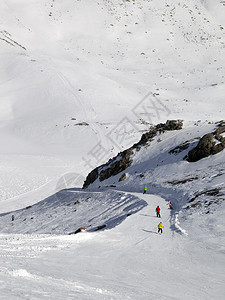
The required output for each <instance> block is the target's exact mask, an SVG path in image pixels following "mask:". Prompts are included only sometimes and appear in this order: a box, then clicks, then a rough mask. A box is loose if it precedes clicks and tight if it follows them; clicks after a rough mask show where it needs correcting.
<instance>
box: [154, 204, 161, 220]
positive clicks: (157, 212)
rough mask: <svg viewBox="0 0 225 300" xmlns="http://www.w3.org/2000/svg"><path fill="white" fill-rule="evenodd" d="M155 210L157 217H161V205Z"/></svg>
mask: <svg viewBox="0 0 225 300" xmlns="http://www.w3.org/2000/svg"><path fill="white" fill-rule="evenodd" d="M155 211H156V217H157V218H161V216H160V207H159V206H157V207H156V209H155Z"/></svg>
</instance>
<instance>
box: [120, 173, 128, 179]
mask: <svg viewBox="0 0 225 300" xmlns="http://www.w3.org/2000/svg"><path fill="white" fill-rule="evenodd" d="M126 178H127V174H126V173H123V174H122V175H121V176H120V179H119V181H123V180H125V179H126Z"/></svg>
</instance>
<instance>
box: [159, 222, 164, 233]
mask: <svg viewBox="0 0 225 300" xmlns="http://www.w3.org/2000/svg"><path fill="white" fill-rule="evenodd" d="M163 228H164V226H163V224H162V222H160V223H159V225H158V233H162V229H163Z"/></svg>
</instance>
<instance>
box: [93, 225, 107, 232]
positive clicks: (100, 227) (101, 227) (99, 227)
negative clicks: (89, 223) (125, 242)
mask: <svg viewBox="0 0 225 300" xmlns="http://www.w3.org/2000/svg"><path fill="white" fill-rule="evenodd" d="M105 227H106V225H105V224H104V225H100V226H98V227H97V228H96V229H95V230H94V231H98V230H101V229H103V228H105Z"/></svg>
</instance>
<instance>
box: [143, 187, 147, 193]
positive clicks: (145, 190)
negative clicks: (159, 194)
mask: <svg viewBox="0 0 225 300" xmlns="http://www.w3.org/2000/svg"><path fill="white" fill-rule="evenodd" d="M146 192H147V186H145V187H144V192H143V194H145V193H146Z"/></svg>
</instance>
